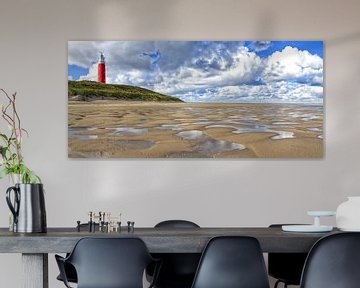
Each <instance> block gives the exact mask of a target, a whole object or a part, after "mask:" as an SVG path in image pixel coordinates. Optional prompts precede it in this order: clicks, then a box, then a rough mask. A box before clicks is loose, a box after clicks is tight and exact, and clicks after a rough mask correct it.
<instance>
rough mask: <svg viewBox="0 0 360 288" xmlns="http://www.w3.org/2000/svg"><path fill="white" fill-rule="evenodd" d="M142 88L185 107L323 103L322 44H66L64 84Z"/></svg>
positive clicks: (252, 42)
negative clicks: (102, 77) (102, 82)
mask: <svg viewBox="0 0 360 288" xmlns="http://www.w3.org/2000/svg"><path fill="white" fill-rule="evenodd" d="M99 51H103V52H104V55H105V59H106V73H107V75H106V78H107V79H106V81H107V83H113V84H127V85H134V86H141V87H144V88H148V89H151V90H154V91H157V92H160V93H163V94H167V95H171V96H177V97H179V98H181V99H182V100H184V101H186V102H280V103H282V102H286V103H288V102H291V103H322V101H323V42H322V41H241V42H240V41H235V42H234V41H69V42H68V78H69V80H93V81H96V80H97V61H98V58H99Z"/></svg>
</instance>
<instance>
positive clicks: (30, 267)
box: [22, 253, 49, 288]
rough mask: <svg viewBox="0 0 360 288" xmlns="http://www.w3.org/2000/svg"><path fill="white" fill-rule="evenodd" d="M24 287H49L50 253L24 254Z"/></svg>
mask: <svg viewBox="0 0 360 288" xmlns="http://www.w3.org/2000/svg"><path fill="white" fill-rule="evenodd" d="M22 273H23V288H49V281H48V254H30V253H23V254H22Z"/></svg>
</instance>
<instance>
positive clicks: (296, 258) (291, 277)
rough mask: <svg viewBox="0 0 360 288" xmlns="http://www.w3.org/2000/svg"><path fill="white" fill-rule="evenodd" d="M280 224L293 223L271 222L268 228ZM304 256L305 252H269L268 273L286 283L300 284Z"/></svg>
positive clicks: (278, 226) (305, 255)
mask: <svg viewBox="0 0 360 288" xmlns="http://www.w3.org/2000/svg"><path fill="white" fill-rule="evenodd" d="M282 225H294V224H271V225H270V226H269V228H281V226H282ZM296 225H299V224H296ZM306 257H307V253H269V254H268V271H269V275H270V276H272V277H274V278H276V279H280V280H281V281H282V282H285V283H286V284H288V285H300V279H301V273H302V271H303V268H304V264H305V260H306Z"/></svg>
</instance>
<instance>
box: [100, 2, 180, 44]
mask: <svg viewBox="0 0 360 288" xmlns="http://www.w3.org/2000/svg"><path fill="white" fill-rule="evenodd" d="M161 3H165V2H163V1H118V0H114V1H106V2H103V3H101V6H100V7H99V9H98V14H97V18H98V19H97V21H98V22H99V23H100V25H99V30H100V31H101V32H102V37H105V38H104V39H108V40H110V39H109V38H111V39H114V40H145V39H149V40H162V39H166V38H168V37H173V36H174V35H173V32H174V29H173V26H174V24H175V23H174V21H172V19H173V18H174V16H175V14H176V12H177V6H178V4H179V1H166V5H160V4H161ZM159 5H160V9H159ZM103 18H104V19H103ZM121 19H124V21H121ZM102 20H104V21H102ZM149 24H151V25H149ZM114 30H115V31H119V34H118V36H116V37H115V38H114V36H113V35H114ZM146 34H149V36H145V35H146ZM159 34H160V35H161V37H162V39H154V36H152V35H159ZM107 35H110V36H107ZM137 35H141V39H139V38H138V36H137Z"/></svg>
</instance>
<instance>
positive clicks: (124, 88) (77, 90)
mask: <svg viewBox="0 0 360 288" xmlns="http://www.w3.org/2000/svg"><path fill="white" fill-rule="evenodd" d="M68 96H69V98H70V99H72V100H78V101H91V100H121V101H153V102H183V101H182V100H180V99H179V98H176V97H172V96H167V95H163V94H160V93H157V92H154V91H151V90H148V89H145V88H141V87H136V86H129V85H115V84H101V83H98V82H93V81H68Z"/></svg>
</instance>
